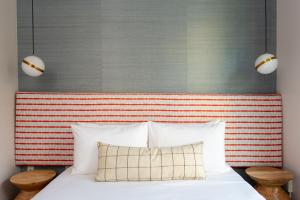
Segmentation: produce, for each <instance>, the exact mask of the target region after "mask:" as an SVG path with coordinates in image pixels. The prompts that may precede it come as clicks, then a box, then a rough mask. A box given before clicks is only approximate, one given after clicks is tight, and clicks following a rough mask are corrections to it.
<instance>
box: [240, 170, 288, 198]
mask: <svg viewBox="0 0 300 200" xmlns="http://www.w3.org/2000/svg"><path fill="white" fill-rule="evenodd" d="M246 173H247V174H248V175H249V176H250V177H251V178H252V179H253V180H255V182H256V183H257V185H256V190H257V191H258V192H259V193H260V194H261V195H262V196H263V197H265V198H266V199H267V200H290V198H289V195H288V194H287V193H286V192H285V191H284V190H283V189H282V188H281V186H283V185H284V184H286V183H288V182H289V181H290V180H293V174H292V173H291V172H289V171H286V170H283V169H277V168H273V167H250V168H248V169H246Z"/></svg>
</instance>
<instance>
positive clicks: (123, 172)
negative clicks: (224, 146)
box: [96, 142, 205, 182]
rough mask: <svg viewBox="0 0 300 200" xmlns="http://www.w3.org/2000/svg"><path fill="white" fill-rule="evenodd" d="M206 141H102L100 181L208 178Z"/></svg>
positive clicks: (99, 146)
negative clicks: (148, 144)
mask: <svg viewBox="0 0 300 200" xmlns="http://www.w3.org/2000/svg"><path fill="white" fill-rule="evenodd" d="M202 146H203V144H202V142H200V143H197V144H191V145H185V146H177V147H164V148H147V147H124V146H114V145H109V144H103V143H101V142H99V143H98V149H99V163H98V170H97V176H96V181H99V182H115V181H166V180H198V179H204V178H205V172H204V167H203V158H202V157H203V152H202Z"/></svg>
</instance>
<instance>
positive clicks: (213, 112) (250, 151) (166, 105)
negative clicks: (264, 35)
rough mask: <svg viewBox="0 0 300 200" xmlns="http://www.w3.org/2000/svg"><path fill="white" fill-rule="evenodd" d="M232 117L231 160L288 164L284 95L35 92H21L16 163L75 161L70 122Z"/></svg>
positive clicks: (192, 120) (233, 162)
mask: <svg viewBox="0 0 300 200" xmlns="http://www.w3.org/2000/svg"><path fill="white" fill-rule="evenodd" d="M216 119H220V120H226V121H227V126H226V141H225V143H226V161H227V162H228V163H229V164H230V165H231V166H234V167H238V166H243V167H246V166H278V167H279V166H282V102H281V96H280V95H277V94H271V95H243V94H234V95H224V94H151V93H150V94H105V93H34V92H18V93H17V95H16V135H15V148H16V164H17V165H45V166H48V165H72V160H73V136H72V133H71V130H70V124H72V123H76V122H91V123H130V122H142V121H157V122H168V123H204V122H207V121H211V120H216Z"/></svg>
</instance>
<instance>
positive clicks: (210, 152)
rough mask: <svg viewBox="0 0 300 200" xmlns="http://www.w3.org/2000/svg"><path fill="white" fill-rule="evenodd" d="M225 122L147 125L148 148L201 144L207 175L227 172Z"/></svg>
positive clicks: (152, 123)
mask: <svg viewBox="0 0 300 200" xmlns="http://www.w3.org/2000/svg"><path fill="white" fill-rule="evenodd" d="M224 139H225V122H222V121H213V122H209V123H205V124H168V123H156V122H151V123H150V124H149V147H171V146H181V145H188V144H195V143H198V142H203V160H204V168H205V170H206V172H207V173H219V172H224V171H227V170H228V169H229V168H228V165H226V163H225V145H224V143H225V142H224Z"/></svg>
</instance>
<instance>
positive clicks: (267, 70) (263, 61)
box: [255, 53, 278, 74]
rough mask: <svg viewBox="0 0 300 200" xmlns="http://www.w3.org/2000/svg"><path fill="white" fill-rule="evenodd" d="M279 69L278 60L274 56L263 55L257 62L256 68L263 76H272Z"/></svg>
mask: <svg viewBox="0 0 300 200" xmlns="http://www.w3.org/2000/svg"><path fill="white" fill-rule="evenodd" d="M277 67H278V59H277V58H276V57H275V56H274V55H273V54H269V53H266V54H263V55H261V56H259V57H258V58H257V59H256V61H255V68H256V70H257V71H258V72H259V73H261V74H271V73H272V72H274V71H275V70H276V69H277Z"/></svg>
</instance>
